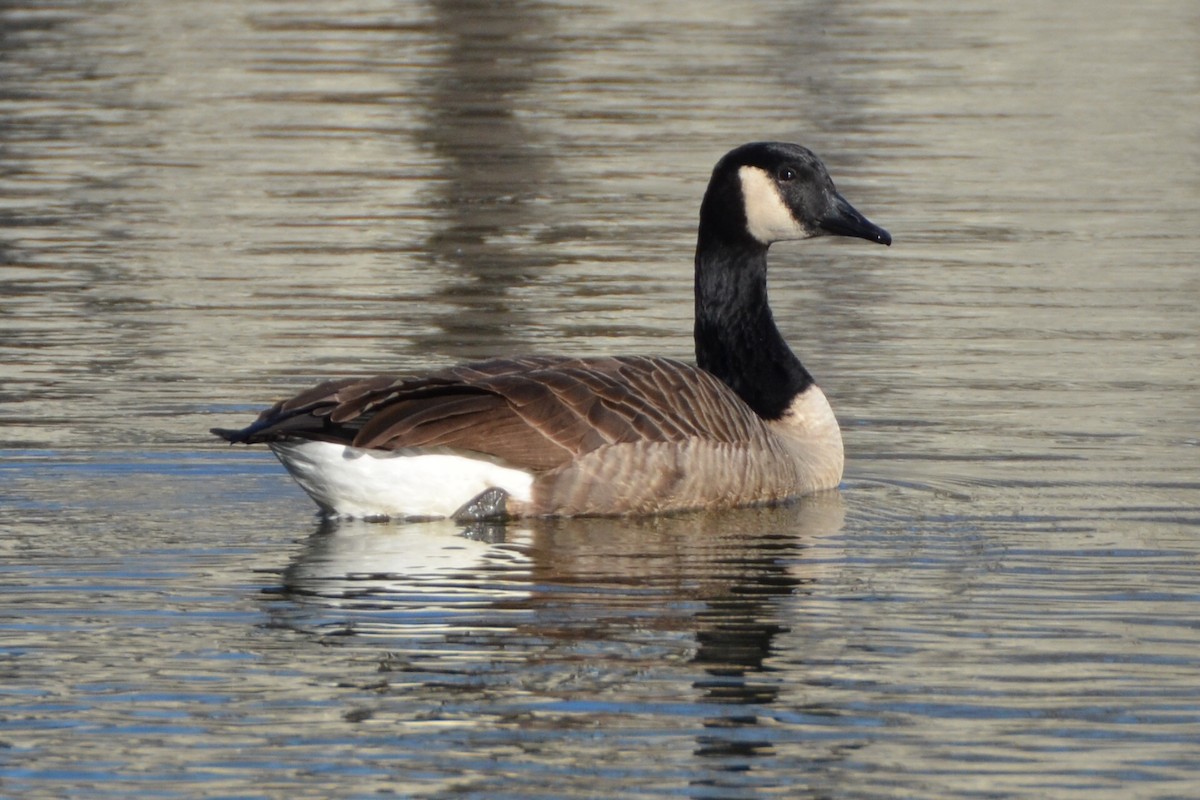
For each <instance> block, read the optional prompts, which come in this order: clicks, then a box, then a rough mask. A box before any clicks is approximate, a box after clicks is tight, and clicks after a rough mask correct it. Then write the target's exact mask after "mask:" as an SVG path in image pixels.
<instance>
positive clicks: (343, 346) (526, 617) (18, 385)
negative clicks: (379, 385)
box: [0, 0, 1200, 798]
mask: <svg viewBox="0 0 1200 800" xmlns="http://www.w3.org/2000/svg"><path fill="white" fill-rule="evenodd" d="M0 29H2V31H3V36H2V38H0V106H2V108H3V114H0V298H2V300H0V378H2V380H0V420H2V422H3V428H0V530H2V531H3V534H2V535H0V674H2V675H3V678H4V679H3V680H2V681H0V794H2V795H5V796H10V795H11V796H14V797H16V796H20V797H30V798H36V797H79V796H91V797H122V798H123V797H131V796H137V797H164V798H175V797H196V796H222V797H264V798H276V797H278V798H283V797H288V798H295V797H336V796H347V797H365V796H373V795H376V794H392V795H399V796H404V797H451V796H454V797H480V798H483V797H487V798H500V797H514V798H516V797H521V798H525V797H695V798H718V797H720V798H751V797H814V798H815V797H855V798H858V797H906V798H907V797H974V796H979V797H1037V798H1046V797H1076V796H1087V797H1089V798H1095V797H1114V798H1127V797H1161V798H1168V797H1171V798H1178V797H1190V796H1195V795H1197V794H1200V770H1198V769H1197V767H1196V764H1197V763H1200V758H1198V756H1200V751H1198V750H1197V745H1196V744H1195V743H1196V742H1197V741H1198V740H1200V667H1198V666H1197V664H1198V663H1200V662H1198V661H1197V659H1196V653H1197V651H1198V646H1200V628H1198V626H1197V623H1196V619H1197V617H1198V612H1200V604H1198V600H1200V571H1198V570H1197V564H1198V555H1200V545H1198V544H1197V542H1198V541H1200V539H1198V536H1197V534H1200V474H1198V473H1200V434H1198V433H1197V431H1200V404H1198V403H1197V400H1196V398H1197V396H1198V394H1197V391H1198V390H1200V374H1198V373H1197V370H1196V368H1195V365H1196V363H1197V360H1198V356H1200V352H1198V347H1197V341H1198V340H1200V322H1198V320H1200V317H1197V315H1196V313H1195V308H1196V305H1197V300H1198V299H1200V278H1198V277H1197V272H1196V264H1195V254H1196V252H1197V246H1196V245H1197V242H1196V226H1195V220H1196V219H1197V216H1198V212H1200V182H1198V181H1197V178H1196V176H1197V175H1198V174H1200V160H1198V156H1197V154H1198V153H1200V137H1198V136H1197V128H1196V125H1195V121H1196V120H1197V119H1200V50H1197V48H1196V47H1195V42H1196V40H1197V36H1198V35H1200V12H1198V11H1197V10H1196V9H1195V8H1194V7H1193V5H1192V4H1189V3H1186V2H1180V1H1179V0H1163V2H1155V3H1151V4H1149V5H1142V6H1138V7H1133V6H1129V5H1127V4H1118V3H1107V2H1106V3H1100V4H1089V5H1088V6H1087V7H1086V8H1084V7H1082V6H1081V7H1079V8H1075V7H1074V6H1073V5H1071V4H1066V5H1059V6H1048V5H1046V4H1044V3H1040V4H1039V3H1032V2H1015V3H1007V4H1002V5H997V4H989V3H982V2H974V3H971V2H968V3H966V4H964V3H954V4H950V3H920V4H917V3H903V2H879V1H877V0H858V1H856V2H849V3H837V4H822V3H808V2H803V3H785V2H777V1H775V0H750V2H745V3H736V4H730V3H706V2H698V3H689V4H687V5H686V6H684V7H679V8H675V7H670V8H668V7H664V8H661V9H660V8H658V7H656V6H649V7H645V8H641V9H632V8H630V7H628V5H622V4H617V3H603V2H598V3H587V4H584V3H569V2H527V3H520V4H517V5H515V6H511V7H503V8H494V7H493V6H492V5H491V4H488V3H444V2H433V3H428V4H390V3H361V2H360V3H348V2H335V3H332V4H330V3H323V4H312V3H305V2H296V3H287V4H280V3H268V2H252V3H228V2H214V3H202V4H176V3H166V2H162V1H161V0H159V2H154V1H153V0H142V1H141V2H131V3H105V2H94V3H57V2H51V3H42V4H37V5H24V4H20V3H17V4H9V5H7V6H5V7H4V8H3V9H2V10H0ZM755 139H786V140H795V141H800V142H802V143H805V144H807V145H809V146H810V147H812V148H813V149H815V150H816V151H817V152H818V153H820V154H821V155H822V156H823V157H824V158H825V159H826V161H827V162H828V164H829V165H830V168H831V170H832V172H833V175H834V177H835V179H836V180H837V182H838V185H839V188H840V189H841V190H842V191H843V193H844V194H846V196H847V197H848V198H849V199H850V200H851V202H853V203H854V204H855V205H856V206H857V207H858V208H860V209H861V210H862V211H863V212H864V213H866V214H867V215H868V216H870V217H871V218H872V219H873V220H875V221H877V222H878V223H880V224H881V225H883V226H884V227H886V228H888V229H889V230H890V231H891V232H892V233H893V235H894V237H895V245H894V246H893V247H892V248H890V249H884V248H878V247H871V246H870V245H868V244H867V243H864V242H853V241H844V242H835V241H828V240H820V241H817V242H811V243H803V244H794V245H785V246H777V247H776V248H774V249H773V251H772V279H771V280H772V282H771V289H772V300H773V304H774V308H775V312H776V317H777V319H778V320H779V323H780V326H781V328H783V330H784V331H785V333H786V334H787V336H788V337H789V339H790V340H791V341H792V342H793V344H794V346H795V348H796V350H797V352H798V353H799V354H800V355H801V356H802V357H803V358H804V360H805V362H806V364H807V365H808V366H809V367H810V369H811V370H812V371H813V372H814V373H815V374H816V375H817V376H818V379H819V380H820V381H821V383H822V385H823V386H824V388H825V390H826V392H827V394H828V395H829V396H830V398H831V401H832V402H833V405H834V407H835V409H836V410H837V412H838V415H839V418H840V419H841V421H842V425H843V428H844V431H845V437H846V443H847V450H848V467H847V475H846V479H845V482H844V484H843V486H842V487H841V489H840V490H839V491H838V492H835V493H831V494H827V495H823V496H821V497H818V498H810V499H808V500H805V501H804V502H801V503H799V504H798V505H795V506H791V507H787V508H780V509H756V510H748V511H738V512H732V513H727V514H719V515H683V516H680V517H675V518H669V519H662V520H645V521H614V520H579V521H559V522H540V523H535V524H522V525H510V526H507V527H494V526H492V527H488V526H483V527H478V528H470V529H459V528H457V527H455V526H453V525H449V524H427V525H407V526H404V525H365V524H343V525H329V524H324V523H321V522H320V521H319V520H317V519H316V517H315V516H314V514H313V511H314V509H313V508H312V506H311V504H310V502H309V501H308V499H307V498H306V497H304V495H303V494H302V493H301V492H300V490H299V489H297V488H296V487H295V486H294V485H293V484H292V483H291V481H290V479H289V478H288V477H287V475H286V474H285V473H284V472H283V470H282V469H281V468H280V467H279V466H278V465H277V464H276V463H275V462H274V460H273V459H272V458H271V457H270V455H269V454H266V453H262V452H258V451H254V450H250V449H231V448H228V447H224V446H221V445H220V444H219V443H217V442H216V441H215V440H210V439H209V437H208V436H207V434H206V433H205V431H206V430H207V428H209V427H211V426H214V425H221V426H231V425H237V424H242V423H244V422H246V421H247V420H248V419H249V418H250V417H251V416H252V414H253V413H255V412H256V410H257V409H258V408H260V407H261V406H262V405H263V404H265V403H268V402H270V401H272V400H274V399H276V398H277V397H279V396H281V395H285V394H287V393H289V392H292V391H295V390H297V389H299V388H302V387H303V386H305V385H307V384H309V383H311V382H313V381H315V380H318V379H321V378H325V377H329V376H334V375H347V374H364V373H372V372H376V371H409V370H417V369H422V368H427V367H431V366H437V365H442V364H447V363H452V362H454V361H457V360H460V359H465V358H475V357H483V356H488V355H494V354H505V353H519V352H536V351H542V352H546V351H552V352H563V353H575V354H601V353H617V352H620V353H643V354H646V353H654V354H662V355H669V356H676V357H685V358H686V357H688V356H689V354H690V352H691V342H690V326H691V297H690V291H691V252H692V248H693V246H694V241H693V237H694V234H695V220H696V212H697V207H698V202H699V198H700V195H701V193H702V191H703V187H704V183H705V181H706V179H707V176H708V173H709V171H710V170H711V168H712V164H713V163H714V162H715V160H716V159H717V158H718V157H719V156H720V155H721V154H722V153H724V152H725V151H726V150H727V149H729V148H730V147H733V146H735V145H737V144H740V143H742V142H744V141H749V140H755Z"/></svg>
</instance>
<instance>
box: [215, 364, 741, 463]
mask: <svg viewBox="0 0 1200 800" xmlns="http://www.w3.org/2000/svg"><path fill="white" fill-rule="evenodd" d="M761 427H762V425H761V421H759V420H758V419H757V417H755V415H754V414H753V412H752V411H751V410H750V409H749V408H748V407H746V406H745V405H744V404H743V403H742V402H741V401H740V400H739V399H738V398H737V396H736V395H735V394H734V393H733V392H732V391H731V390H730V389H728V388H727V387H726V386H725V385H724V384H722V383H721V382H720V381H718V380H717V379H716V378H714V377H713V376H711V375H710V374H709V373H707V372H704V371H703V370H700V369H698V368H697V367H694V366H691V365H688V364H685V363H683V362H680V361H674V360H671V359H665V358H643V357H614V358H562V357H553V356H543V357H537V356H534V357H528V358H514V359H494V360H491V361H483V362H479V363H475V364H465V365H461V366H456V367H450V368H448V369H443V370H440V371H437V372H434V373H432V374H429V375H426V376H424V377H421V378H405V377H396V376H376V377H372V378H366V379H349V380H338V381H330V382H327V383H323V384H321V385H319V386H316V387H314V388H312V389H310V390H308V391H305V392H302V393H301V394H299V395H296V396H295V397H293V398H291V399H289V400H285V401H283V402H280V403H277V404H276V405H274V406H272V407H271V408H269V409H267V410H266V411H264V412H263V413H262V415H260V417H259V418H258V420H257V421H255V423H254V424H253V425H251V426H250V427H248V428H246V429H244V430H241V431H218V434H219V435H221V436H223V437H224V438H226V439H228V440H229V441H233V442H246V443H254V442H265V441H273V440H276V439H280V438H285V437H298V438H308V439H318V440H322V441H332V442H339V443H344V444H347V445H352V446H354V447H362V448H374V449H383V450H398V449H403V448H422V447H445V448H453V449H458V450H466V451H473V452H479V453H485V454H488V455H489V456H491V457H493V458H498V459H501V460H503V461H505V462H508V463H510V464H512V465H513V466H516V467H520V468H526V469H533V470H548V469H553V468H556V467H560V466H563V465H565V464H567V463H568V462H570V461H572V460H574V459H577V458H579V457H580V456H583V455H585V454H587V453H591V452H594V451H596V450H597V449H599V448H602V447H605V446H608V445H615V444H631V443H637V442H661V443H670V442H676V443H679V442H685V441H687V440H690V439H703V440H706V441H710V442H716V443H720V442H726V443H736V442H742V443H745V442H747V441H750V440H753V439H754V438H755V437H756V436H761Z"/></svg>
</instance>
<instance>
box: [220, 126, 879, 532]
mask: <svg viewBox="0 0 1200 800" xmlns="http://www.w3.org/2000/svg"><path fill="white" fill-rule="evenodd" d="M828 235H835V236H849V237H858V238H863V239H867V240H870V241H874V242H878V243H881V244H885V245H887V244H890V243H891V236H890V235H889V234H888V233H887V231H885V230H883V229H882V228H880V227H878V226H876V225H874V224H873V223H871V222H869V221H868V220H867V219H866V218H865V217H863V216H862V215H861V214H860V213H858V211H856V210H855V209H854V208H853V207H852V206H851V205H850V204H849V203H848V202H847V201H846V200H845V199H844V198H843V197H842V196H841V195H840V194H839V193H838V192H837V190H836V188H835V187H834V184H833V181H832V179H831V178H830V177H829V173H828V171H827V170H826V168H825V166H824V164H822V163H821V161H820V159H818V158H817V156H816V155H814V154H813V153H812V152H811V151H810V150H808V149H806V148H804V147H801V146H799V145H794V144H785V143H778V142H758V143H752V144H747V145H743V146H741V147H739V148H736V149H734V150H733V151H731V152H729V153H728V154H726V155H725V156H724V157H723V158H722V159H721V160H720V161H719V162H718V163H717V165H716V167H715V168H714V170H713V173H712V177H711V180H710V182H709V185H708V189H707V191H706V192H705V195H704V199H703V201H702V203H701V209H700V225H699V233H698V241H697V246H696V255H695V268H696V271H695V292H696V293H695V304H696V316H695V329H694V335H695V344H696V362H697V363H696V365H691V364H686V363H683V362H680V361H676V360H673V359H668V358H646V357H607V358H567V357H558V356H534V357H526V358H505V359H494V360H491V361H484V362H479V363H474V364H467V365H463V366H457V367H451V368H449V369H443V370H440V371H437V372H433V373H431V374H428V375H424V376H419V377H396V376H387V375H385V376H378V377H374V378H368V379H357V378H351V379H345V380H337V381H331V382H328V383H324V384H321V385H319V386H317V387H315V388H313V389H310V390H308V391H306V392H303V393H301V394H299V395H297V396H296V397H293V398H291V399H289V400H285V401H282V402H280V403H277V404H276V405H275V406H273V407H271V408H269V409H267V410H266V411H264V412H263V413H262V415H260V417H259V418H258V420H257V421H255V422H254V423H253V424H252V425H250V426H249V427H247V428H244V429H241V430H224V429H214V431H213V432H214V433H216V434H217V435H219V436H221V437H222V438H224V439H226V440H227V441H230V442H236V443H247V444H254V443H260V442H261V443H266V444H268V445H269V446H270V447H271V449H272V450H273V451H274V453H275V454H276V456H278V457H279V459H280V460H281V461H282V462H283V464H284V465H285V466H286V467H287V469H288V470H289V472H291V474H292V476H293V477H294V478H295V479H296V481H297V482H298V483H299V484H300V485H301V486H302V487H303V488H304V489H305V491H307V492H308V494H309V495H310V496H311V497H312V498H313V499H314V500H315V501H316V503H317V504H318V506H320V508H321V509H322V511H324V512H325V513H326V514H328V515H331V516H351V517H381V518H382V517H391V518H397V517H398V518H439V517H447V516H450V517H454V518H456V519H460V520H463V519H493V518H511V517H524V516H589V515H643V514H656V513H665V512H677V511H682V510H690V509H707V510H715V509H720V508H729V507H736V506H745V505H754V504H770V503H777V502H781V501H784V500H788V499H790V498H794V497H797V496H800V495H804V494H809V493H812V492H817V491H821V490H824V489H831V488H834V487H836V486H837V485H838V483H839V482H840V480H841V476H842V466H843V454H842V439H841V432H840V430H839V428H838V424H837V420H836V418H835V417H834V414H833V411H832V409H831V408H830V406H829V403H828V401H827V400H826V398H825V395H824V393H823V392H822V391H821V389H820V388H819V387H818V386H817V384H816V382H815V381H814V380H813V377H812V375H811V374H810V373H809V372H808V371H807V370H806V369H805V367H804V366H803V365H802V364H801V363H800V360H799V359H798V358H797V357H796V356H795V354H794V353H793V352H792V351H791V349H790V348H789V347H788V345H787V343H786V342H785V341H784V339H783V336H782V335H781V334H780V332H779V329H778V328H777V327H776V325H775V322H774V319H773V317H772V314H771V309H770V307H769V305H768V303H767V249H768V248H769V247H770V245H771V244H772V243H774V242H777V241H786V240H799V239H809V238H813V237H817V236H828Z"/></svg>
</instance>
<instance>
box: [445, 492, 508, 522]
mask: <svg viewBox="0 0 1200 800" xmlns="http://www.w3.org/2000/svg"><path fill="white" fill-rule="evenodd" d="M450 516H451V518H452V519H454V520H455V521H456V522H481V521H484V520H504V519H508V492H506V491H504V490H503V489H501V488H498V487H495V486H493V487H492V488H491V489H486V490H484V491H482V492H480V493H479V494H477V495H476V496H475V497H473V498H471V499H470V500H468V501H467V502H465V503H463V504H462V506H461V507H460V508H459V509H458V510H457V511H455V512H454V513H453V514H451V515H450Z"/></svg>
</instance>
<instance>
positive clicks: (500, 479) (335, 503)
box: [271, 439, 533, 519]
mask: <svg viewBox="0 0 1200 800" xmlns="http://www.w3.org/2000/svg"><path fill="white" fill-rule="evenodd" d="M271 450H272V451H273V452H274V453H275V455H276V456H277V457H278V458H279V460H280V461H282V462H283V465H284V466H285V467H287V470H288V472H290V473H291V474H292V477H293V478H295V479H296V482H297V483H299V484H300V486H301V488H303V489H304V491H306V492H308V494H309V496H310V497H312V499H313V500H315V501H316V502H317V505H319V506H320V507H321V509H322V510H323V511H325V512H326V513H328V514H336V515H338V516H342V517H391V518H394V519H395V518H410V519H411V518H425V519H428V518H431V517H432V518H437V517H447V516H449V515H451V514H453V513H454V512H455V511H457V510H458V509H460V508H461V507H462V506H463V504H465V503H466V502H467V501H469V500H472V499H474V498H475V497H477V496H478V495H479V494H480V493H482V492H484V491H486V490H488V489H491V488H493V487H495V488H499V489H503V490H504V491H506V492H508V494H509V495H510V496H511V497H512V498H513V499H515V500H521V501H529V500H530V499H531V498H530V495H531V491H532V487H533V476H532V475H531V474H529V473H528V472H525V471H523V470H519V469H513V468H512V467H506V466H503V465H502V464H497V463H495V462H493V461H488V460H486V459H484V458H480V457H470V456H467V455H464V454H462V453H455V452H453V451H430V450H397V451H379V450H361V449H358V448H354V447H347V446H345V445H340V444H333V443H332V442H312V441H307V440H303V439H286V440H283V441H278V442H272V443H271Z"/></svg>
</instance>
